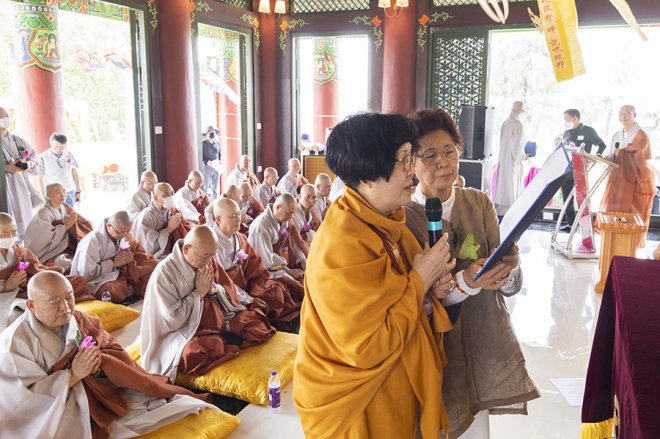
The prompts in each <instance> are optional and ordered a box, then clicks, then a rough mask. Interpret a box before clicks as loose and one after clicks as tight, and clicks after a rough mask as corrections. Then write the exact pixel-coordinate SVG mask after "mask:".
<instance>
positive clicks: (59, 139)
mask: <svg viewBox="0 0 660 439" xmlns="http://www.w3.org/2000/svg"><path fill="white" fill-rule="evenodd" d="M50 140H54V141H56V142H60V143H61V144H62V145H66V143H67V142H68V141H69V139H67V137H66V136H65V135H64V134H60V133H53V134H51V135H50Z"/></svg>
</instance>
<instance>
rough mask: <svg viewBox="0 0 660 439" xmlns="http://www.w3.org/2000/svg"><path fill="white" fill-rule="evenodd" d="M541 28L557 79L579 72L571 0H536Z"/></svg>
mask: <svg viewBox="0 0 660 439" xmlns="http://www.w3.org/2000/svg"><path fill="white" fill-rule="evenodd" d="M538 4H539V19H540V21H541V30H542V32H543V35H545V41H546V44H547V45H548V53H549V55H550V62H552V67H553V69H554V71H555V77H556V78H557V82H561V81H566V80H568V79H572V78H575V77H576V76H579V75H583V74H584V72H585V69H584V60H583V59H582V51H581V50H580V43H579V41H578V38H577V10H576V9H575V0H538Z"/></svg>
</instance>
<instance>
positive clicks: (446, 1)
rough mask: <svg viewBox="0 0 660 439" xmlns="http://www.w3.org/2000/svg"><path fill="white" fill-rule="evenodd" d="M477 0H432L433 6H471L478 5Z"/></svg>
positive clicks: (525, 0)
mask: <svg viewBox="0 0 660 439" xmlns="http://www.w3.org/2000/svg"><path fill="white" fill-rule="evenodd" d="M529 2H534V3H536V0H509V3H529ZM478 4H479V3H478V2H477V0H431V7H432V8H437V7H440V6H469V5H478Z"/></svg>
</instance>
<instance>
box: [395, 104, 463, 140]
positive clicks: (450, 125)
mask: <svg viewBox="0 0 660 439" xmlns="http://www.w3.org/2000/svg"><path fill="white" fill-rule="evenodd" d="M408 118H410V120H412V122H413V123H414V124H415V126H416V127H417V131H418V132H419V137H424V136H425V135H427V134H428V133H432V132H433V131H439V130H442V131H446V132H447V134H449V137H451V141H452V142H454V144H455V145H459V146H463V137H462V136H461V133H460V131H458V127H457V126H456V121H454V118H453V117H451V115H450V114H449V113H447V112H446V111H445V110H443V109H442V108H438V107H433V108H422V109H419V110H415V111H413V112H412V113H410V114H409V115H408Z"/></svg>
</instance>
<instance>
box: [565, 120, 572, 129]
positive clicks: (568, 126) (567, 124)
mask: <svg viewBox="0 0 660 439" xmlns="http://www.w3.org/2000/svg"><path fill="white" fill-rule="evenodd" d="M564 126H565V127H566V129H567V130H572V129H573V122H564Z"/></svg>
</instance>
